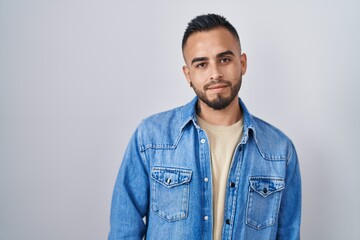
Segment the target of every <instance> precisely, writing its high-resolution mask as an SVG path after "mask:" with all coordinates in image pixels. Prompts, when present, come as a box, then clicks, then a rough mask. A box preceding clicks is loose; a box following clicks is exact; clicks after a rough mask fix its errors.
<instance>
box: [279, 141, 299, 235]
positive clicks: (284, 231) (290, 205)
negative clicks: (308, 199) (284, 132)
mask: <svg viewBox="0 0 360 240" xmlns="http://www.w3.org/2000/svg"><path fill="white" fill-rule="evenodd" d="M278 219H279V220H278V221H279V225H278V232H277V237H276V239H277V240H299V239H300V222H301V178H300V168H299V163H298V159H297V155H296V151H295V148H294V146H292V155H291V157H290V159H289V161H288V163H287V170H286V180H285V189H284V191H283V195H282V199H281V205H280V212H279V218H278Z"/></svg>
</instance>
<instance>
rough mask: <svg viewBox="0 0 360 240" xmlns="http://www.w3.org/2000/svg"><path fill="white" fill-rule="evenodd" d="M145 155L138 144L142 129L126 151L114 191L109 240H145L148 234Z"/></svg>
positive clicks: (136, 133) (147, 193)
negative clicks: (145, 217) (144, 218)
mask: <svg viewBox="0 0 360 240" xmlns="http://www.w3.org/2000/svg"><path fill="white" fill-rule="evenodd" d="M143 154H144V153H143V152H141V151H140V149H139V144H138V130H137V131H136V132H135V133H134V135H133V136H132V138H131V140H130V143H129V145H128V147H127V150H126V152H125V156H124V159H123V161H122V164H121V167H120V171H119V174H118V177H117V179H116V183H115V188H114V192H113V198H112V204H111V214H110V233H109V240H119V239H131V240H135V239H137V240H138V239H139V240H140V239H142V238H143V236H144V235H145V232H146V226H145V224H144V221H143V217H144V216H146V214H147V209H148V201H149V200H148V198H149V182H148V172H147V168H146V165H145V164H146V163H145V160H144V155H143Z"/></svg>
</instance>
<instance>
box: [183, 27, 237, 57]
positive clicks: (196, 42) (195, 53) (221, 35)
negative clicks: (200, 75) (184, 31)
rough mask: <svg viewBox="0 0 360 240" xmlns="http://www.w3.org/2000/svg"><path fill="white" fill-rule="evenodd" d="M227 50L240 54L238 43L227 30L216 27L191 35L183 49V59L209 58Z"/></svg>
mask: <svg viewBox="0 0 360 240" xmlns="http://www.w3.org/2000/svg"><path fill="white" fill-rule="evenodd" d="M227 50H231V51H233V52H234V53H239V54H240V46H239V42H238V40H237V39H236V38H235V37H234V36H233V35H232V33H231V32H230V31H229V30H227V29H226V28H224V27H218V28H215V29H211V30H209V31H202V32H196V33H193V34H191V35H190V36H189V38H188V39H187V42H186V44H185V47H184V57H185V60H186V59H187V58H193V57H211V56H212V55H214V56H215V55H216V54H218V53H220V52H224V51H227Z"/></svg>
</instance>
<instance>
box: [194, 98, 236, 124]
mask: <svg viewBox="0 0 360 240" xmlns="http://www.w3.org/2000/svg"><path fill="white" fill-rule="evenodd" d="M197 107H198V108H199V109H198V110H200V111H198V115H199V116H200V117H201V118H202V119H204V120H205V121H207V122H208V123H211V124H215V125H225V126H230V125H232V124H234V123H236V122H238V121H239V120H240V119H241V117H242V111H241V108H240V105H239V100H238V98H237V97H236V98H234V100H233V101H232V102H231V103H230V104H229V105H228V106H227V107H226V108H224V109H221V110H215V109H213V108H211V107H209V106H208V105H206V103H204V102H203V101H201V100H200V99H199V100H198V106H197Z"/></svg>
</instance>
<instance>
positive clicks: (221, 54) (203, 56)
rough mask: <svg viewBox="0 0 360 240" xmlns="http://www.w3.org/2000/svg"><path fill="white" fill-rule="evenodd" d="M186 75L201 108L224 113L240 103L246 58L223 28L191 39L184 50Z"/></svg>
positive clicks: (193, 35) (195, 34) (196, 35)
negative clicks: (234, 103) (232, 105)
mask: <svg viewBox="0 0 360 240" xmlns="http://www.w3.org/2000/svg"><path fill="white" fill-rule="evenodd" d="M183 51H184V58H185V62H186V66H184V67H183V72H184V74H185V77H186V79H187V81H188V82H189V84H190V86H191V87H192V88H193V89H194V91H195V93H196V95H197V96H198V97H199V99H200V104H205V105H206V106H208V107H210V108H212V109H215V110H221V109H224V108H226V107H227V106H228V105H229V104H230V103H231V102H232V101H237V95H238V92H239V90H240V87H241V81H242V75H244V74H245V71H246V55H245V54H241V50H240V46H239V42H238V41H237V40H236V38H235V37H234V36H233V35H232V34H231V33H230V32H229V31H228V30H227V29H226V28H223V27H219V28H215V29H212V30H209V31H204V32H196V33H193V34H192V35H190V37H189V38H188V40H187V42H186V45H185V47H184V49H183Z"/></svg>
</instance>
